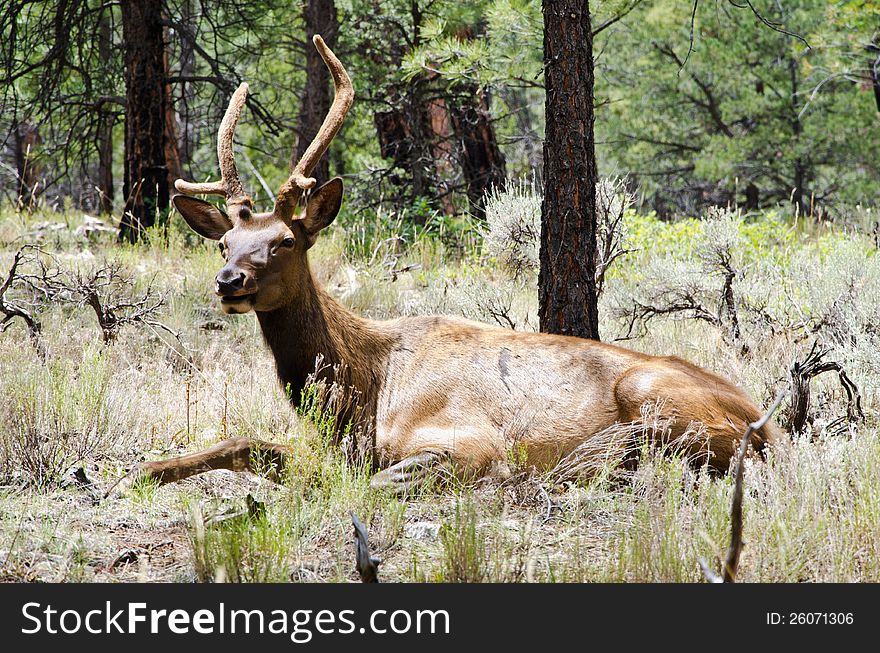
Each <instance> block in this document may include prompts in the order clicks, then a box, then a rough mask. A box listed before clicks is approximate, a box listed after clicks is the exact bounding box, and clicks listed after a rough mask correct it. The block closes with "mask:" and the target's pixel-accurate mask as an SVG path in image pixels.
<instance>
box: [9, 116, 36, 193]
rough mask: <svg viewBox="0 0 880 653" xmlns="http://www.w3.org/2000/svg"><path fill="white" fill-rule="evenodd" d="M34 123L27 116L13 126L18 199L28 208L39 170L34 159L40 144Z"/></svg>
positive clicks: (34, 190)
mask: <svg viewBox="0 0 880 653" xmlns="http://www.w3.org/2000/svg"><path fill="white" fill-rule="evenodd" d="M42 142H43V139H42V138H41V137H40V132H39V129H38V127H37V125H36V123H35V122H34V121H33V120H31V119H30V118H27V119H25V120H22V121H21V122H19V123H18V125H17V126H16V127H15V169H16V174H17V176H18V183H17V186H18V188H17V195H18V201H19V202H20V203H21V204H22V205H24V206H26V207H28V208H30V207H32V206H33V203H34V200H35V199H36V198H37V195H38V194H39V193H38V189H37V186H38V182H39V170H38V168H37V164H36V161H35V153H36V150H37V148H38V147H39V146H40V145H41V144H42Z"/></svg>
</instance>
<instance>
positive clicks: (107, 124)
mask: <svg viewBox="0 0 880 653" xmlns="http://www.w3.org/2000/svg"><path fill="white" fill-rule="evenodd" d="M112 48H113V40H112V37H111V34H110V19H109V17H108V16H107V15H106V14H105V15H102V16H101V24H100V26H99V27H98V55H99V56H100V57H101V61H104V62H107V61H110V57H111V56H112ZM113 123H114V117H113V114H112V112H110V111H108V110H107V108H106V105H102V106H101V109H100V114H99V117H98V134H97V136H98V138H97V140H98V190H99V192H100V194H101V197H100V205H101V212H102V213H107V214H110V213H113Z"/></svg>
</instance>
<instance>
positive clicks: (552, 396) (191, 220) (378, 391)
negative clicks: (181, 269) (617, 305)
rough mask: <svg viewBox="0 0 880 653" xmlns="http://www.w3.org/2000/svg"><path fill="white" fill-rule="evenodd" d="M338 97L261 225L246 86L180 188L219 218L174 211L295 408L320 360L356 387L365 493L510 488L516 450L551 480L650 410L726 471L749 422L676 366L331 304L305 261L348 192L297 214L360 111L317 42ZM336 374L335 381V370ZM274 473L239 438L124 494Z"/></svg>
mask: <svg viewBox="0 0 880 653" xmlns="http://www.w3.org/2000/svg"><path fill="white" fill-rule="evenodd" d="M315 46H316V47H317V48H318V50H319V52H320V53H321V55H322V57H323V58H324V61H325V62H326V64H327V66H328V68H329V69H330V72H331V74H332V76H333V80H334V83H335V86H336V97H335V99H334V103H333V106H332V107H331V109H330V112H329V113H328V116H327V118H326V119H325V121H324V124H323V126H322V128H321V129H320V131H319V133H318V135H317V136H316V137H315V141H314V142H313V143H312V146H311V147H310V148H309V149H308V150H307V151H306V153H305V155H304V156H303V159H302V160H301V161H300V162H299V164H297V166H296V167H295V168H294V170H293V172H292V173H291V175H290V178H289V180H288V181H287V182H286V183H285V184H284V185H283V186H282V188H281V189H280V191H279V193H278V196H277V199H276V201H275V206H274V208H273V210H272V211H271V212H268V213H262V214H258V213H254V211H253V205H252V201H251V198H250V197H248V196H247V195H246V194H245V192H244V189H243V187H242V185H241V182H240V180H239V177H238V173H237V171H236V167H235V161H234V158H233V151H232V137H233V131H234V129H235V124H236V122H237V120H238V118H239V115H240V113H241V110H242V108H243V106H244V102H245V98H246V94H247V86H246V85H245V84H242V86H241V87H240V88H239V89H238V90H237V91H236V92H235V94H234V95H233V97H232V99H231V101H230V105H229V109H228V110H227V113H226V116H225V118H224V120H223V122H222V123H221V126H220V130H219V142H218V148H217V149H218V158H219V160H220V168H221V173H222V178H221V181H219V182H213V183H208V184H192V183H188V182H184V181H182V180H179V181H178V182H177V183H176V187H177V189H178V190H179V191H180V192H181V193H184V194H205V193H214V194H222V195H224V196H225V197H226V207H227V211H228V214H227V213H224V212H222V211H220V210H219V209H217V208H216V207H215V206H214V205H212V204H210V203H208V202H205V201H202V200H199V199H195V198H191V197H187V196H185V195H178V196H176V197H175V198H174V204H175V206H176V208H177V210H178V211H179V212H180V213H181V214H182V215H183V217H184V218H185V220H186V221H187V223H188V224H189V225H190V226H191V227H192V228H193V229H194V230H195V231H196V232H198V233H199V234H201V235H202V236H204V237H206V238H210V239H213V240H217V241H218V242H219V247H220V251H221V252H222V254H223V256H224V258H225V260H226V264H225V265H224V266H223V268H222V269H221V270H220V272H219V273H218V274H217V276H216V288H215V289H216V292H217V294H218V295H219V297H220V302H221V306H222V308H223V310H224V311H225V312H226V313H246V312H249V311H255V312H256V314H257V318H258V321H259V324H260V327H261V329H262V332H263V336H264V338H265V340H266V343H267V344H268V346H269V348H270V349H271V351H272V354H273V356H274V357H275V362H276V366H277V372H278V377H279V380H280V381H281V383H282V385H283V386H284V387H286V388H287V387H289V389H290V396H291V397H292V398H294V400H295V399H296V398H298V397H300V390H301V389H302V388H303V387H304V385H305V384H306V379H307V377H308V375H309V374H310V372H313V371H314V369H315V361H316V359H317V358H318V357H321V358H322V359H323V361H324V363H325V364H326V367H325V368H324V369H325V370H334V369H335V370H342V371H341V372H339V374H340V375H341V376H340V378H336V379H333V380H336V381H338V382H340V383H342V384H344V385H346V386H348V387H350V388H351V391H352V393H353V396H354V397H355V398H356V399H357V401H358V402H359V404H360V408H361V409H362V411H363V414H364V415H365V416H366V421H367V424H366V425H365V426H366V428H367V429H368V430H369V431H370V433H371V435H372V437H373V439H374V442H375V447H374V456H375V462H377V463H378V465H379V466H380V468H382V471H379V472H378V473H377V474H376V475H375V476H374V477H373V485H375V486H388V487H391V488H393V489H396V490H406V489H408V488H410V487H412V486H414V485H416V484H418V483H421V482H422V481H423V480H424V478H425V477H426V475H428V473H429V470H430V469H431V467H432V466H433V465H435V464H437V463H451V464H452V467H453V468H454V469H455V470H457V471H458V472H459V473H463V474H470V475H474V476H476V475H484V474H488V473H493V472H495V473H500V474H504V473H505V471H506V466H507V460H508V452H509V451H510V449H511V447H514V446H515V447H517V448H518V450H519V451H522V452H525V455H526V456H527V461H528V463H529V464H534V465H536V466H537V467H539V468H547V467H548V466H552V465H553V464H555V463H556V462H558V461H559V460H560V458H561V457H563V456H565V455H567V454H569V453H570V452H572V451H573V450H574V449H575V448H576V447H578V446H579V445H582V444H583V443H586V442H589V441H590V440H591V438H597V437H598V436H599V435H600V434H602V433H603V432H606V431H607V430H608V429H610V428H613V427H614V426H615V425H617V424H627V423H635V422H639V420H641V419H642V410H643V407H644V406H646V405H656V406H657V409H658V411H659V413H660V415H659V416H660V417H661V418H662V419H663V420H665V422H666V424H667V425H668V431H667V437H669V438H671V440H672V441H676V439H678V438H681V436H683V435H684V434H686V433H690V432H699V433H700V434H701V435H700V437H695V438H685V439H682V440H680V442H681V446H682V447H684V448H685V449H686V451H685V453H686V454H688V455H692V456H695V457H697V459H698V460H700V461H702V462H705V463H708V465H710V466H711V467H713V468H716V469H718V470H721V471H726V470H727V468H728V465H729V462H730V459H731V456H732V455H733V453H734V451H735V450H736V446H737V442H738V440H739V438H740V437H741V436H742V434H743V432H744V431H745V430H746V428H747V426H748V424H749V423H750V422H753V421H755V420H757V419H759V418H760V416H761V413H760V411H759V410H758V408H757V407H756V406H755V405H754V404H753V403H752V402H751V401H750V400H749V399H748V398H747V397H746V396H745V394H744V393H743V392H742V391H741V390H739V389H738V388H736V387H735V386H734V385H733V384H731V383H730V382H729V381H727V380H725V379H723V378H721V377H719V376H717V375H715V374H712V373H711V372H708V371H706V370H704V369H701V368H699V367H697V366H695V365H692V364H690V363H687V362H685V361H683V360H681V359H678V358H674V357H655V356H648V355H645V354H641V353H637V352H633V351H629V350H627V349H623V348H621V347H615V346H612V345H608V344H603V343H600V342H595V341H590V340H583V339H580V338H574V337H568V336H557V335H549V334H542V333H523V332H516V331H510V330H507V329H503V328H501V327H496V326H490V325H487V324H482V323H479V322H473V321H469V320H464V319H459V318H454V317H448V316H429V317H404V318H399V319H394V320H388V321H373V320H368V319H364V318H361V317H359V316H357V315H355V314H353V313H352V312H350V311H349V310H347V309H346V308H344V307H343V306H341V305H340V304H338V303H337V302H336V301H334V300H333V298H331V297H330V296H329V295H328V294H327V293H326V292H325V291H324V290H323V289H322V288H321V287H320V286H319V285H318V284H317V283H316V282H315V279H314V277H313V275H312V272H311V269H310V267H309V262H308V250H309V248H310V247H311V246H312V245H313V244H314V243H315V240H316V238H317V236H318V233H319V232H320V231H321V230H322V229H323V228H325V227H327V226H328V225H329V224H330V223H331V222H332V221H333V219H334V218H335V217H336V214H337V212H338V211H339V207H340V204H341V201H342V181H341V180H340V179H338V178H336V179H333V180H331V181H329V182H327V183H326V184H325V185H324V186H322V187H321V188H319V189H317V190H316V191H314V192H312V193H311V196H310V198H309V199H308V201H307V203H306V205H305V208H304V209H303V210H302V211H301V212H300V213H299V214H298V215H295V214H294V209H295V207H296V205H297V202H298V201H299V199H300V198H301V197H302V195H303V192H304V191H305V190H307V189H310V188H312V187H313V186H314V183H315V182H314V179H311V178H309V176H308V175H309V172H310V171H311V169H312V168H313V166H314V165H315V164H316V163H317V161H318V159H319V158H320V157H321V155H322V154H323V153H324V152H325V151H326V149H327V147H328V146H329V144H330V141H331V140H332V139H333V137H334V136H335V135H336V133H337V131H338V130H339V128H340V126H341V124H342V121H343V118H344V116H345V113H346V112H347V110H348V109H349V107H350V106H351V103H352V100H353V89H352V86H351V81H350V80H349V78H348V75H347V73H346V72H345V70H344V68H343V66H342V64H341V63H340V62H339V61H338V59H337V58H336V57H335V56H334V54H333V53H332V52H331V51H330V50H329V49H328V48H327V47H326V46H325V45H324V42H323V41H322V40H321V38H320V37H318V36H316V37H315ZM330 373H331V374H332V372H330ZM775 433H776V427H774V426H772V425H767V426H765V427H764V428H763V429H761V430H760V431H759V432H757V433H756V434H755V435H754V436H753V440H752V444H753V446H754V447H755V448H756V449H761V448H763V446H764V445H765V444H766V443H769V442H771V441H772V440H773V438H774V434H775ZM257 451H261V452H263V453H268V454H269V456H270V458H271V460H272V462H274V463H277V464H283V463H284V459H285V457H286V456H287V454H288V453H289V450H288V449H287V448H286V447H285V446H284V445H277V444H271V443H266V442H260V441H257V440H252V439H248V438H237V439H234V440H227V441H225V442H221V443H220V444H218V445H216V446H215V447H213V448H211V449H208V450H206V451H203V452H200V453H195V454H190V455H186V456H182V457H179V458H174V459H169V460H164V461H156V462H148V463H142V464H141V465H139V466H138V467H137V468H136V469H135V470H133V473H131V474H129V476H128V477H126V479H124V482H123V483H122V484H121V486H120V489H121V488H124V487H126V486H127V485H129V484H130V483H131V482H133V480H134V479H136V478H140V477H144V476H149V477H152V478H154V479H156V480H157V481H158V482H160V483H162V482H169V481H176V480H179V479H182V478H185V477H187V476H191V475H193V474H197V473H200V472H204V471H208V470H211V469H221V468H225V469H232V470H235V471H243V470H248V469H250V466H251V460H252V458H253V455H254V454H255V453H257Z"/></svg>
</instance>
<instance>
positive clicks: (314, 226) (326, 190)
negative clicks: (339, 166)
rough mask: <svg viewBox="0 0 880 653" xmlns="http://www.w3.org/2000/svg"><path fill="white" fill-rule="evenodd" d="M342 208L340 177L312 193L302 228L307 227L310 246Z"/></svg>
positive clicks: (302, 221) (302, 220) (302, 219)
mask: <svg viewBox="0 0 880 653" xmlns="http://www.w3.org/2000/svg"><path fill="white" fill-rule="evenodd" d="M340 206H342V179H341V178H339V177H334V178H333V179H331V180H330V181H328V182H327V183H326V184H324V185H323V186H321V187H320V188H319V189H318V190H316V191H315V192H314V193H312V196H311V197H310V198H309V201H308V204H306V210H305V212H304V215H303V217H302V218H301V223H302V226H303V227H305V230H306V233H307V234H308V235H309V239H310V240H311V243H310V244H313V243H314V242H315V238H316V237H317V235H318V232H319V231H321V229H324V228H325V227H326V226H327V225H329V224H330V223H331V222H333V220H334V219H335V218H336V215H337V214H338V213H339V207H340Z"/></svg>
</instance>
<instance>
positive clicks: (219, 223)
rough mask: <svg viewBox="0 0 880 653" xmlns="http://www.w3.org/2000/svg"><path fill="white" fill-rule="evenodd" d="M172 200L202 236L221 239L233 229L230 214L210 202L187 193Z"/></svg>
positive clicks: (188, 222) (190, 224)
mask: <svg viewBox="0 0 880 653" xmlns="http://www.w3.org/2000/svg"><path fill="white" fill-rule="evenodd" d="M171 201H172V202H173V203H174V208H176V209H177V211H178V212H179V213H180V215H182V216H183V219H184V220H186V223H187V224H188V225H189V226H190V227H192V230H193V231H195V232H196V233H197V234H199V235H200V236H204V237H205V238H210V239H211V240H220V239H221V238H222V237H223V234H225V233H226V232H227V231H229V230H230V229H232V220H230V219H229V216H228V215H226V214H225V213H224V212H223V211H221V210H220V209H218V208H217V207H216V206H214V205H213V204H211V203H210V202H206V201H205V200H200V199H196V198H195V197H187V196H186V195H175V196H174V197H173V198H172V200H171Z"/></svg>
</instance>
